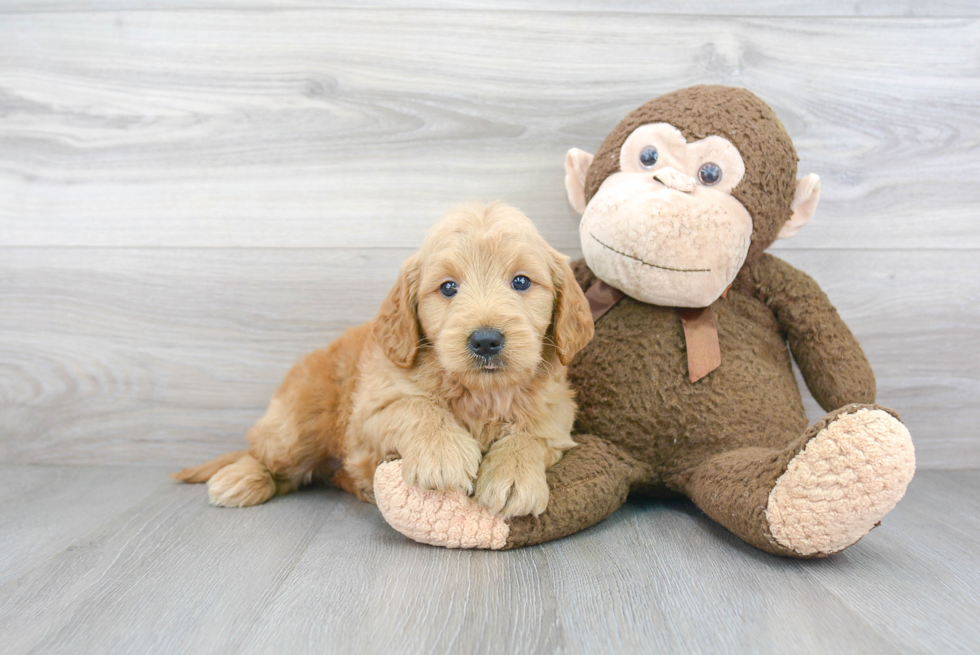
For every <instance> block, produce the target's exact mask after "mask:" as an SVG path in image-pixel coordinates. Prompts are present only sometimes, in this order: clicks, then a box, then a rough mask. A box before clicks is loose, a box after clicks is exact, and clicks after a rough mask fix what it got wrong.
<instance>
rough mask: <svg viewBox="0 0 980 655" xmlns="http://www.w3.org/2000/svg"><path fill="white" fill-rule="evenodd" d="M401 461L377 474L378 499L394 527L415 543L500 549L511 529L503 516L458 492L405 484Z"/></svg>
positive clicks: (383, 514) (378, 471)
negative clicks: (432, 489) (425, 488)
mask: <svg viewBox="0 0 980 655" xmlns="http://www.w3.org/2000/svg"><path fill="white" fill-rule="evenodd" d="M402 466H403V462H402V461H400V460H396V461H392V462H385V463H383V464H381V465H380V466H378V468H377V470H376V471H375V473H374V498H375V500H376V501H377V503H378V508H379V509H380V510H381V514H382V516H384V518H385V521H387V522H388V525H390V526H391V527H392V528H394V529H395V530H397V531H398V532H400V533H402V534H403V535H405V536H406V537H408V538H409V539H412V540H413V541H418V542H420V543H423V544H430V545H432V546H442V547H443V548H481V549H488V550H499V549H501V548H503V547H504V546H506V545H507V537H508V535H509V534H510V527H509V526H508V525H507V522H506V521H505V520H504V518H503V517H502V516H498V515H495V514H493V513H491V512H490V511H489V510H487V508H485V507H481V506H480V505H478V504H477V503H475V502H474V501H473V499H472V498H470V497H469V496H466V495H464V494H461V493H459V492H454V491H426V490H424V489H419V488H417V487H413V486H410V485H408V484H406V483H405V476H404V475H403V473H402Z"/></svg>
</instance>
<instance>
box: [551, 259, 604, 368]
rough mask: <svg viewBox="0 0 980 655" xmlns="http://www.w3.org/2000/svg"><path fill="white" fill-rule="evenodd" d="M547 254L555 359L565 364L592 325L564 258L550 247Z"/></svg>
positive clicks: (585, 339)
mask: <svg viewBox="0 0 980 655" xmlns="http://www.w3.org/2000/svg"><path fill="white" fill-rule="evenodd" d="M551 254H552V256H553V257H554V266H553V268H552V275H551V277H552V280H553V281H554V285H555V315H554V317H553V318H552V331H553V336H554V339H555V349H556V350H557V351H558V360H559V361H560V362H561V363H562V365H564V366H568V365H569V364H570V363H571V361H572V358H573V357H575V354H576V353H577V352H578V351H580V350H582V348H585V345H586V344H587V343H589V341H590V340H591V339H592V334H593V332H594V331H595V326H594V323H593V321H592V310H591V309H590V308H589V301H588V300H587V299H586V297H585V294H584V293H583V292H582V287H580V286H579V285H578V282H577V281H576V280H575V273H574V272H573V271H572V267H571V266H569V265H568V257H566V256H565V255H563V254H561V253H560V252H558V251H557V250H554V249H552V250H551Z"/></svg>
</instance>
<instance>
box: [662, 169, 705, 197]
mask: <svg viewBox="0 0 980 655" xmlns="http://www.w3.org/2000/svg"><path fill="white" fill-rule="evenodd" d="M653 179H655V180H656V181H657V182H660V183H661V184H663V185H664V186H665V187H667V188H668V189H673V190H674V191H683V192H684V193H694V187H695V185H696V182H695V180H694V178H693V177H691V176H690V175H685V174H684V173H681V172H680V171H679V170H677V169H676V168H671V167H670V166H664V167H663V168H660V169H657V170H656V171H654V173H653Z"/></svg>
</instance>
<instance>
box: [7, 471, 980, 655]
mask: <svg viewBox="0 0 980 655" xmlns="http://www.w3.org/2000/svg"><path fill="white" fill-rule="evenodd" d="M77 468H82V467H77ZM6 470H7V471H9V470H10V469H9V468H8V469H6ZM135 470H139V471H141V472H142V473H143V474H144V475H145V476H146V477H147V478H148V479H155V480H158V481H159V482H160V484H159V487H157V489H156V491H155V493H153V494H152V495H151V496H150V497H148V498H144V499H143V500H142V501H140V502H139V503H138V504H137V505H136V506H133V507H130V508H128V509H124V508H118V509H117V510H116V512H114V513H108V514H107V513H105V512H103V511H100V510H99V509H97V508H94V507H93V508H91V509H90V510H89V511H86V509H85V507H84V506H83V505H80V506H79V507H78V511H79V513H80V514H81V515H83V516H85V517H86V518H88V519H89V520H90V521H91V526H92V527H91V531H90V532H89V533H88V534H86V535H85V536H82V535H81V534H79V538H78V539H77V540H76V541H75V542H73V543H72V544H71V545H69V546H68V547H64V546H63V547H62V549H61V550H60V552H58V553H56V554H54V555H53V556H51V557H49V558H47V559H46V560H45V561H43V562H40V563H39V564H37V565H35V566H33V567H32V568H31V569H30V570H27V571H24V572H22V573H21V574H20V575H18V576H17V577H16V578H13V579H10V580H7V581H5V582H3V583H2V584H0V632H2V634H3V635H4V652H5V653H10V654H11V655H16V654H19V653H27V652H31V653H60V652H72V653H79V654H84V653H100V654H104V653H133V652H139V653H147V654H151V653H170V652H190V653H205V652H206V653H274V652H276V653H281V652H326V653H379V652H384V653H392V654H402V653H405V654H408V653H420V654H421V653H424V654H426V655H428V654H432V653H436V654H438V653H460V652H466V653H541V652H560V653H567V654H569V655H573V654H576V653H595V652H620V653H650V652H684V653H741V652H752V653H773V654H777V653H780V654H781V653H786V652H793V653H895V652H943V653H947V652H972V651H975V650H976V649H977V648H978V646H980V629H978V626H977V623H976V621H975V620H974V617H975V616H976V614H977V613H978V612H980V597H978V595H977V593H976V589H977V588H978V585H980V568H978V565H977V562H976V557H975V552H976V551H975V549H976V545H977V543H978V541H980V532H978V525H977V522H976V521H975V520H972V518H975V516H976V512H977V510H978V509H980V506H978V504H977V498H978V497H980V473H978V472H976V471H972V472H966V471H958V472H934V471H926V472H920V473H919V474H918V475H917V476H916V478H915V480H913V482H912V484H911V486H910V487H909V491H908V494H907V496H906V499H905V500H903V501H902V503H900V504H899V506H898V507H897V508H896V509H895V510H894V511H893V512H892V513H891V514H890V515H889V516H888V517H887V518H886V519H885V521H884V522H883V523H882V526H881V527H880V528H878V529H876V530H874V531H873V532H872V533H871V534H870V535H868V536H867V537H866V538H865V539H864V540H862V541H861V542H860V543H859V544H857V545H855V546H854V547H852V548H851V549H849V550H847V551H846V552H845V553H843V554H841V555H838V556H835V557H831V558H829V559H826V560H809V561H797V560H788V559H781V558H776V557H773V556H770V555H767V554H765V553H761V552H759V551H757V550H755V549H752V548H750V547H748V546H746V545H745V544H743V543H741V542H739V541H738V540H737V539H735V538H734V537H732V536H731V535H730V534H729V533H727V532H726V531H724V530H723V529H722V528H720V527H719V526H718V525H717V524H715V523H713V522H712V521H710V520H709V519H707V518H706V517H705V516H704V515H703V514H701V513H700V512H698V511H697V510H695V509H694V508H693V506H692V505H690V504H689V503H687V502H677V501H672V502H653V501H642V502H636V501H634V502H630V503H628V504H627V505H626V506H625V507H624V508H623V509H621V510H619V511H618V512H617V513H616V514H614V515H613V517H612V518H610V519H608V520H607V521H605V522H603V523H601V524H599V525H598V526H596V527H594V528H592V529H590V530H587V531H585V532H583V533H579V534H577V535H574V536H572V537H570V538H567V539H564V540H560V541H557V542H552V543H549V544H545V545H543V546H534V547H529V548H524V549H519V550H516V551H508V552H497V553H488V552H474V551H447V550H442V549H437V548H430V547H427V546H421V545H419V544H415V543H412V542H409V541H406V540H405V539H404V538H403V537H401V536H400V535H398V534H397V533H395V532H394V531H392V530H391V529H390V528H389V527H388V526H387V525H385V524H384V522H383V521H382V519H381V516H380V513H379V512H378V511H377V510H376V509H375V508H374V507H372V506H370V505H367V504H365V503H362V502H360V501H358V500H356V499H354V498H353V497H351V496H349V495H346V494H343V493H341V492H339V491H336V490H332V489H313V490H307V491H302V492H299V493H296V494H293V495H290V496H286V497H283V498H278V499H275V500H273V501H271V502H270V503H268V504H266V505H263V506H260V507H255V508H249V509H244V510H228V509H220V508H214V507H210V506H208V505H207V504H206V500H205V493H204V488H203V487H202V486H199V485H197V486H186V485H178V484H175V483H172V482H169V481H166V480H165V479H164V478H163V472H162V471H161V470H159V469H158V468H153V467H150V468H145V469H135ZM69 474H70V475H75V474H76V473H75V472H69ZM24 475H26V476H28V477H30V475H34V476H36V477H37V478H39V479H36V480H34V481H28V482H27V484H29V485H33V486H34V487H35V488H36V489H38V493H37V494H36V496H37V498H36V500H35V503H36V507H37V509H38V511H42V512H43V511H45V509H46V508H51V509H55V510H57V506H58V505H60V504H61V502H62V500H63V499H62V498H61V497H59V493H58V492H57V491H56V490H55V488H54V487H51V486H46V485H44V484H43V479H44V478H46V477H48V476H49V475H50V473H49V471H45V470H44V469H41V468H39V467H29V468H27V469H26V473H25V474H24ZM93 479H94V480H95V482H94V486H96V487H98V486H99V485H100V484H101V485H112V484H114V483H113V482H112V481H111V479H110V478H107V477H105V476H101V475H96V476H93ZM11 507H12V506H11V505H10V504H3V503H0V524H3V525H5V526H6V525H8V522H7V517H8V514H7V512H9V511H10V510H11ZM953 508H955V509H953ZM932 509H936V510H937V511H931V510H932ZM971 517H972V518H971ZM33 529H34V527H32V526H29V525H23V524H16V525H15V529H14V530H12V531H11V533H12V537H13V538H14V539H18V538H23V539H25V540H28V541H29V540H31V539H33V538H34V536H35V535H34V534H33V533H32V530H33Z"/></svg>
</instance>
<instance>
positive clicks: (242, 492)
mask: <svg viewBox="0 0 980 655" xmlns="http://www.w3.org/2000/svg"><path fill="white" fill-rule="evenodd" d="M275 495H276V481H275V480H274V479H273V477H272V473H271V472H270V471H269V469H268V468H266V466H265V464H263V463H262V462H260V461H259V460H257V459H255V458H254V457H252V456H251V455H243V456H242V457H241V458H239V459H238V461H236V462H235V463H233V464H229V465H228V466H225V467H224V468H222V469H221V470H220V471H218V472H217V473H215V474H214V475H212V476H211V479H210V480H208V496H209V497H210V498H211V504H212V505H218V506H220V507H249V506H251V505H260V504H262V503H264V502H265V501H267V500H269V499H270V498H272V497H273V496H275Z"/></svg>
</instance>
